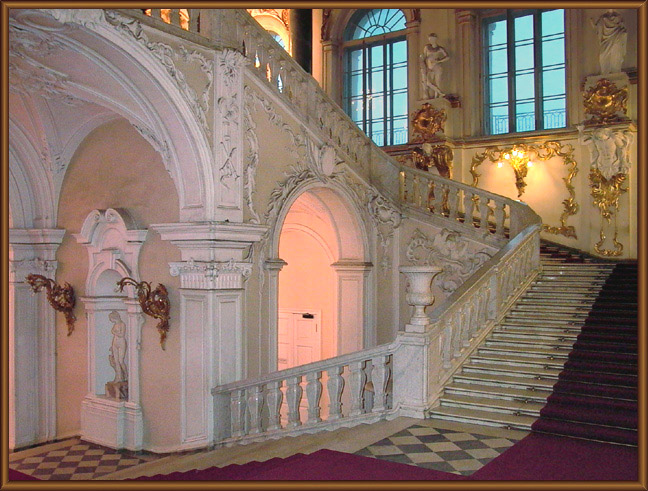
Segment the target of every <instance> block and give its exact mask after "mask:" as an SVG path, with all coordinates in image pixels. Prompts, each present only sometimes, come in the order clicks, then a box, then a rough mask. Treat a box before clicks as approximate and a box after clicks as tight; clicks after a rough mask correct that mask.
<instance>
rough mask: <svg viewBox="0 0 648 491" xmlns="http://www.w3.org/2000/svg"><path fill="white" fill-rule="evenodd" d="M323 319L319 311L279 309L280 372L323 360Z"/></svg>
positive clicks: (278, 365)
mask: <svg viewBox="0 0 648 491" xmlns="http://www.w3.org/2000/svg"><path fill="white" fill-rule="evenodd" d="M321 318H322V315H321V312H320V311H319V310H296V309H279V333H278V336H277V338H278V343H279V346H278V350H277V352H278V355H279V356H278V358H279V359H278V360H277V368H278V369H279V370H283V369H285V368H292V367H295V366H298V365H304V364H306V363H311V362H314V361H319V360H321V359H322V322H321Z"/></svg>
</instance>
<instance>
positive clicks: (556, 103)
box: [543, 96, 567, 129]
mask: <svg viewBox="0 0 648 491" xmlns="http://www.w3.org/2000/svg"><path fill="white" fill-rule="evenodd" d="M543 105H544V127H545V128H546V129H551V128H564V127H565V126H567V119H566V115H567V100H566V99H565V97H564V96H561V97H557V98H549V99H544V103H543Z"/></svg>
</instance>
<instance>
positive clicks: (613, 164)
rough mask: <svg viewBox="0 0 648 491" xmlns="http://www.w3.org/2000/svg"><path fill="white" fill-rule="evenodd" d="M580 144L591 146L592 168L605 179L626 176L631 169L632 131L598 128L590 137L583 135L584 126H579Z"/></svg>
mask: <svg viewBox="0 0 648 491" xmlns="http://www.w3.org/2000/svg"><path fill="white" fill-rule="evenodd" d="M577 128H578V131H579V133H580V138H579V139H580V143H581V144H582V145H591V148H590V168H591V169H596V170H598V171H599V172H600V173H601V175H602V176H603V177H604V178H605V179H608V180H609V179H611V178H612V176H615V175H617V174H626V173H627V172H628V170H629V169H630V158H629V153H630V144H631V143H632V138H633V135H632V133H631V132H630V131H614V130H612V129H611V128H597V129H595V130H594V131H592V133H591V134H590V135H585V134H584V133H583V125H578V126H577Z"/></svg>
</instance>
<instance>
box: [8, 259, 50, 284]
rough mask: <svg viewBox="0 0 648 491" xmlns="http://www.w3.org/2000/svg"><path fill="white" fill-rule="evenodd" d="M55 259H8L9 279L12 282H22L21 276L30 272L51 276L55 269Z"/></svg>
mask: <svg viewBox="0 0 648 491" xmlns="http://www.w3.org/2000/svg"><path fill="white" fill-rule="evenodd" d="M56 265H57V262H56V261H50V260H45V259H41V258H39V257H37V258H34V259H21V260H18V261H9V273H10V274H11V276H10V278H9V280H10V281H13V282H22V281H23V278H25V277H26V276H28V275H31V274H37V275H43V276H46V277H51V276H52V273H54V271H56Z"/></svg>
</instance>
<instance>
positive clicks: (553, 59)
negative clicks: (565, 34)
mask: <svg viewBox="0 0 648 491" xmlns="http://www.w3.org/2000/svg"><path fill="white" fill-rule="evenodd" d="M563 63H565V40H564V39H562V38H560V39H553V40H548V41H543V42H542V66H549V65H560V64H563Z"/></svg>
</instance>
